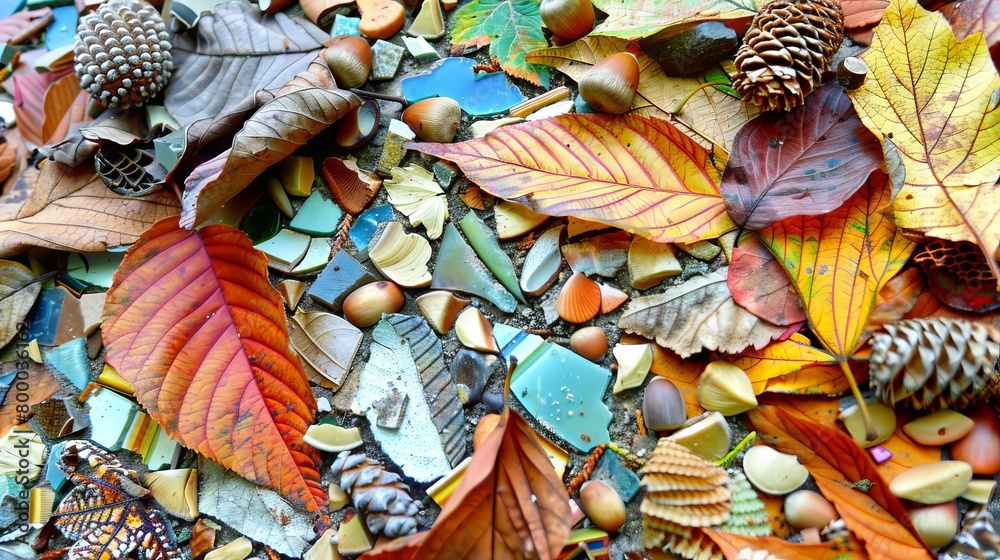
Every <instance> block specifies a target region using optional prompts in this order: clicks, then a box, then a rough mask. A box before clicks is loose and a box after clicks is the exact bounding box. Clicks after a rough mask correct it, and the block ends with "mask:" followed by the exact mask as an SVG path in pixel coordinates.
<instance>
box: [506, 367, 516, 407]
mask: <svg viewBox="0 0 1000 560" xmlns="http://www.w3.org/2000/svg"><path fill="white" fill-rule="evenodd" d="M515 369H517V356H511V357H510V358H509V359H508V360H507V379H505V380H504V382H503V406H504V408H507V399H508V398H509V397H510V382H511V380H512V379H513V378H514V370H515Z"/></svg>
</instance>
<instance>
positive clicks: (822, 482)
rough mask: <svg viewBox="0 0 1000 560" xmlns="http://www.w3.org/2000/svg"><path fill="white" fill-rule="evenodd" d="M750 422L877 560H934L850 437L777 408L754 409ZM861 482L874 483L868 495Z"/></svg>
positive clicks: (749, 417)
mask: <svg viewBox="0 0 1000 560" xmlns="http://www.w3.org/2000/svg"><path fill="white" fill-rule="evenodd" d="M748 420H749V422H750V423H751V424H752V425H753V427H754V429H756V430H757V432H758V434H759V435H761V437H763V438H764V440H765V441H767V442H768V443H769V444H770V445H772V446H774V447H776V448H777V449H778V450H779V451H781V452H783V453H789V454H792V455H796V456H797V457H798V458H799V461H800V462H801V463H802V464H803V465H804V466H805V467H806V468H807V469H808V470H809V474H811V475H812V476H813V478H814V479H815V480H816V484H817V485H818V486H819V489H820V491H821V492H822V493H823V495H824V496H825V497H826V498H827V499H828V500H830V501H831V502H833V505H834V507H836V508H837V512H838V513H839V514H840V515H841V517H842V518H843V519H844V521H845V522H846V523H847V527H848V529H850V530H851V531H853V532H854V534H855V536H856V537H857V538H858V540H860V541H861V542H863V543H864V545H865V549H866V550H867V551H868V554H869V556H870V557H871V558H872V560H899V559H900V558H906V559H909V560H918V559H930V558H933V555H932V554H931V552H930V551H929V550H928V549H927V547H926V546H924V544H923V542H922V541H921V540H920V537H918V536H917V534H916V530H915V529H914V528H913V522H912V521H910V516H909V514H908V513H907V512H906V508H904V507H903V504H902V503H900V501H899V499H897V498H896V497H895V496H893V495H892V494H890V493H889V485H888V483H887V482H886V481H885V480H884V479H883V478H882V476H881V475H880V474H879V473H878V471H877V470H876V468H875V464H874V462H873V461H872V458H871V457H870V456H869V455H868V453H867V452H865V450H863V449H861V448H860V447H858V444H856V443H854V440H852V439H851V437H850V436H848V435H847V434H846V433H844V432H842V431H840V430H838V429H836V428H833V427H830V426H825V425H823V424H819V423H816V422H811V421H809V420H804V419H802V418H797V417H795V416H793V415H791V414H789V413H788V412H785V411H784V410H782V409H781V408H778V407H773V406H762V407H758V408H757V409H755V410H751V411H750V412H749V413H748ZM861 480H867V481H869V482H871V483H873V484H872V486H871V488H870V489H869V490H868V491H867V492H862V491H860V490H855V489H854V488H853V487H852V486H853V484H854V483H855V482H858V481H861Z"/></svg>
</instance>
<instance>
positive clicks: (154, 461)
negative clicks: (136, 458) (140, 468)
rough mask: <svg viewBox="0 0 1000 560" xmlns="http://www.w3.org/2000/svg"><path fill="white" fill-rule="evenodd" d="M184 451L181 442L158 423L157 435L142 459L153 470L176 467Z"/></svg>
mask: <svg viewBox="0 0 1000 560" xmlns="http://www.w3.org/2000/svg"><path fill="white" fill-rule="evenodd" d="M183 451H184V448H183V447H181V444H179V443H177V442H176V441H174V440H172V439H170V436H168V435H167V432H166V431H164V429H163V427H162V426H159V425H157V426H156V435H154V436H153V442H152V443H150V444H149V450H148V451H146V454H145V455H144V456H143V459H142V461H143V462H144V463H146V466H147V467H149V470H152V471H160V470H163V469H176V468H177V463H178V462H179V461H180V458H181V453H182V452H183Z"/></svg>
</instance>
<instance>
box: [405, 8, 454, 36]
mask: <svg viewBox="0 0 1000 560" xmlns="http://www.w3.org/2000/svg"><path fill="white" fill-rule="evenodd" d="M444 29H445V26H444V12H443V11H442V6H441V0H424V1H423V3H421V4H420V12H419V13H418V14H417V17H415V18H413V24H412V25H410V28H409V29H407V30H406V33H407V34H409V35H412V36H414V37H423V38H425V39H431V40H434V39H440V38H441V37H443V36H444Z"/></svg>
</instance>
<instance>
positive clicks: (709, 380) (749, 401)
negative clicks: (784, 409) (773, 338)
mask: <svg viewBox="0 0 1000 560" xmlns="http://www.w3.org/2000/svg"><path fill="white" fill-rule="evenodd" d="M698 402H699V403H701V406H702V407H703V408H704V409H705V410H714V411H718V412H721V413H722V415H723V416H736V415H737V414H740V413H743V412H746V411H748V410H750V409H753V408H757V397H756V395H754V394H753V386H752V385H751V384H750V378H749V377H747V374H746V372H744V371H743V370H742V369H740V368H739V367H737V366H734V365H733V364H730V363H729V362H723V361H718V360H717V361H714V362H711V363H709V364H708V365H707V366H706V367H705V371H704V372H702V374H701V377H699V379H698Z"/></svg>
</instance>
